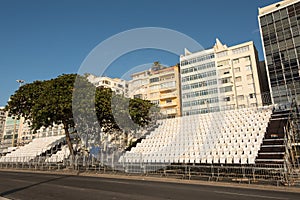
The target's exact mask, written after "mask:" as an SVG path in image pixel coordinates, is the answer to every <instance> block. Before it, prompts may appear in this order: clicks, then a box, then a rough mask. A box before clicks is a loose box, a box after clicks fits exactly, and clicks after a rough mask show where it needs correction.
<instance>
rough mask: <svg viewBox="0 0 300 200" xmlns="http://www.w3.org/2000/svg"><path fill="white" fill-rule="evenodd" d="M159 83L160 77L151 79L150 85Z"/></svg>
mask: <svg viewBox="0 0 300 200" xmlns="http://www.w3.org/2000/svg"><path fill="white" fill-rule="evenodd" d="M158 81H159V78H158V77H156V78H151V79H150V83H154V82H158Z"/></svg>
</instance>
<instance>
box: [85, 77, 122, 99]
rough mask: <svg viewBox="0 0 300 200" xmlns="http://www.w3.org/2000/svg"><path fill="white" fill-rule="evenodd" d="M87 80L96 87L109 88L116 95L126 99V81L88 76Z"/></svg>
mask: <svg viewBox="0 0 300 200" xmlns="http://www.w3.org/2000/svg"><path fill="white" fill-rule="evenodd" d="M87 79H88V80H89V81H90V82H91V83H92V84H94V85H95V86H96V87H105V88H110V89H111V90H112V91H113V92H115V93H116V94H120V95H124V96H125V97H128V83H127V81H126V80H122V79H119V78H109V77H97V76H94V75H89V76H88V77H87Z"/></svg>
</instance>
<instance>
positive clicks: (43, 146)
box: [0, 135, 64, 162]
mask: <svg viewBox="0 0 300 200" xmlns="http://www.w3.org/2000/svg"><path fill="white" fill-rule="evenodd" d="M63 140H64V136H63V135H60V136H51V137H44V138H36V139H34V140H33V141H32V142H31V143H29V144H27V145H25V146H22V147H20V148H19V149H17V150H15V151H13V152H11V153H9V154H6V155H5V156H3V157H1V158H0V162H29V161H30V160H33V159H35V158H36V157H37V156H39V155H41V154H43V153H45V152H47V151H48V150H50V149H51V148H53V147H54V146H55V145H57V144H59V143H61V142H62V141H63Z"/></svg>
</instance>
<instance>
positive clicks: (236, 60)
mask: <svg viewBox="0 0 300 200" xmlns="http://www.w3.org/2000/svg"><path fill="white" fill-rule="evenodd" d="M232 62H233V64H237V63H239V62H240V60H239V59H234V60H233V61H232Z"/></svg>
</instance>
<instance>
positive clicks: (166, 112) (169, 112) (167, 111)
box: [161, 108, 177, 115]
mask: <svg viewBox="0 0 300 200" xmlns="http://www.w3.org/2000/svg"><path fill="white" fill-rule="evenodd" d="M161 112H162V114H164V115H176V114H177V109H175V108H174V109H163V110H161Z"/></svg>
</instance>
